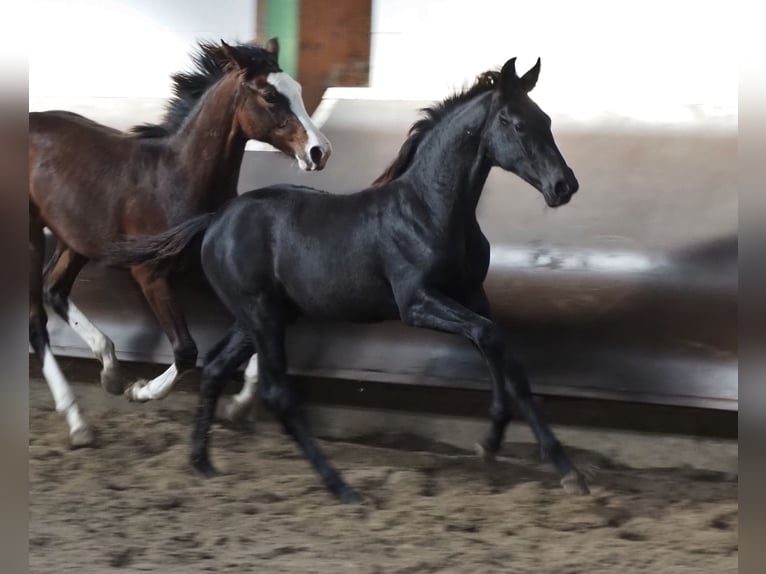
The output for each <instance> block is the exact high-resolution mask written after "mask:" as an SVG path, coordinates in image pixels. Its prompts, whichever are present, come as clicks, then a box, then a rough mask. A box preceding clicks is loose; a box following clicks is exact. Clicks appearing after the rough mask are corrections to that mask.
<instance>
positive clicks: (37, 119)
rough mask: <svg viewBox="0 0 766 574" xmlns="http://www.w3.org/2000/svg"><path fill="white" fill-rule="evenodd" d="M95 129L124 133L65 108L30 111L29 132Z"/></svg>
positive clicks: (107, 132) (115, 133)
mask: <svg viewBox="0 0 766 574" xmlns="http://www.w3.org/2000/svg"><path fill="white" fill-rule="evenodd" d="M73 128H74V129H78V128H80V129H84V130H94V131H97V132H100V133H104V134H111V135H123V132H121V131H120V130H118V129H115V128H112V127H109V126H105V125H104V124H100V123H98V122H97V121H94V120H91V119H90V118H86V117H85V116H82V115H80V114H76V113H74V112H68V111H65V110H49V111H45V112H29V132H30V134H34V133H50V132H55V131H57V130H71V129H73Z"/></svg>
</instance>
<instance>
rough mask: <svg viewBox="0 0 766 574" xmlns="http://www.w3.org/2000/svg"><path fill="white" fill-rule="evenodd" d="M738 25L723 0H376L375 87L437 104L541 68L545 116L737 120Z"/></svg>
mask: <svg viewBox="0 0 766 574" xmlns="http://www.w3.org/2000/svg"><path fill="white" fill-rule="evenodd" d="M735 14H736V3H732V2H724V1H723V0H714V1H707V0H642V1H641V2H607V1H606V0H535V1H531V0H525V1H516V0H373V15H372V44H371V69H370V82H371V86H373V87H376V88H384V89H391V88H392V87H399V89H403V90H409V91H412V92H420V93H429V94H430V93H435V94H438V93H443V92H444V91H445V90H447V89H450V88H453V87H459V86H461V85H462V84H463V83H464V82H470V81H472V80H473V78H474V77H475V75H476V74H477V73H479V72H481V71H483V70H486V69H489V68H492V67H495V66H500V65H502V64H503V63H504V62H505V60H507V59H508V58H510V57H512V56H517V57H518V60H517V69H518V70H520V71H525V70H526V69H528V68H529V67H530V66H532V64H534V61H535V59H536V58H537V57H538V56H540V57H541V58H542V72H541V75H540V82H539V84H538V88H537V89H536V90H535V93H534V98H535V99H536V100H537V101H538V102H539V103H540V105H541V106H542V107H544V108H545V109H546V111H552V112H554V113H555V112H560V113H568V114H572V115H579V116H581V117H587V116H589V115H594V116H597V115H599V114H601V113H604V112H606V111H611V112H614V113H618V114H623V115H627V116H633V117H644V118H652V119H653V120H655V121H662V120H665V119H667V120H669V121H675V120H678V119H680V118H679V115H684V114H685V115H686V116H688V117H687V119H690V120H692V121H693V120H694V117H695V115H696V116H699V117H701V116H706V115H707V116H709V115H714V114H718V113H724V114H732V113H733V114H736V110H737V94H738V69H737V63H738V50H737V46H738V39H737V36H736V34H737V27H736V26H735V21H734V17H735Z"/></svg>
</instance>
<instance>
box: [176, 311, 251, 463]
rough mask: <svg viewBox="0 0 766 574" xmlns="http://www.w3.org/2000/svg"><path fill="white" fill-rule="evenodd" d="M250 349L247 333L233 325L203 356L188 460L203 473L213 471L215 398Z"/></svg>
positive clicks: (249, 353) (216, 401) (216, 399)
mask: <svg viewBox="0 0 766 574" xmlns="http://www.w3.org/2000/svg"><path fill="white" fill-rule="evenodd" d="M252 353H253V345H252V343H251V342H250V339H249V338H248V337H247V334H246V333H245V331H244V330H243V329H241V328H239V327H238V326H237V325H235V326H234V327H233V328H232V329H230V330H229V332H228V333H227V334H226V336H225V337H224V338H223V339H222V340H221V341H220V342H219V343H218V344H217V345H216V346H215V347H214V348H213V349H211V351H210V353H208V355H207V357H206V359H205V365H204V367H203V368H202V383H201V385H200V395H199V403H198V405H197V414H196V416H195V419H194V432H193V433H192V454H191V462H192V466H194V468H196V469H197V470H198V471H199V472H201V473H202V474H204V475H206V476H212V475H213V474H214V473H215V470H214V469H213V466H212V465H211V464H210V459H209V457H208V441H209V439H210V436H209V433H210V425H211V424H212V422H213V421H212V418H213V413H214V412H215V409H216V405H217V403H218V399H219V397H220V396H221V391H222V390H223V387H224V386H225V385H226V382H227V381H228V379H229V378H230V377H231V375H232V374H233V373H234V371H235V370H236V368H237V367H239V365H241V364H242V361H244V360H245V359H246V358H247V357H248V356H249V355H252Z"/></svg>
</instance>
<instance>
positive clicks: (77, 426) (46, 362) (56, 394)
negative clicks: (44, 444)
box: [43, 345, 88, 435]
mask: <svg viewBox="0 0 766 574" xmlns="http://www.w3.org/2000/svg"><path fill="white" fill-rule="evenodd" d="M43 377H44V378H45V382H47V383H48V387H49V388H50V390H51V394H52V395H53V402H54V403H55V404H56V411H58V412H59V413H61V414H62V415H64V418H66V422H67V424H68V425H69V434H70V435H71V434H74V433H76V432H78V431H84V430H85V429H87V428H88V424H87V423H86V422H85V419H84V418H83V416H82V414H80V408H79V407H78V406H77V400H76V399H75V396H74V392H73V391H72V387H71V386H69V383H68V382H67V380H66V377H65V376H64V373H62V372H61V369H60V368H59V365H58V362H57V361H56V357H54V356H53V353H52V352H51V350H50V347H48V346H47V345H46V347H45V353H44V355H43Z"/></svg>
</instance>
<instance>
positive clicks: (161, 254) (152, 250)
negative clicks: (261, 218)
mask: <svg viewBox="0 0 766 574" xmlns="http://www.w3.org/2000/svg"><path fill="white" fill-rule="evenodd" d="M212 219H213V214H212V213H206V214H204V215H199V216H197V217H194V218H192V219H189V220H188V221H184V222H183V223H181V224H180V225H176V226H175V227H171V228H170V229H168V230H167V231H164V232H162V233H159V234H157V235H147V236H144V237H137V238H135V239H126V240H124V241H117V242H115V243H113V244H111V245H109V246H108V247H106V248H105V249H104V255H103V256H102V257H101V258H100V259H99V260H100V261H101V263H105V264H107V265H113V266H115V267H131V266H133V265H140V264H144V263H146V264H149V265H152V266H155V267H158V266H160V265H162V264H166V263H168V262H169V261H171V260H174V259H176V258H178V257H179V256H180V255H181V254H182V253H183V252H184V250H185V249H186V248H187V247H188V246H189V244H190V243H191V242H192V240H193V239H194V238H195V237H196V236H197V235H199V234H200V233H202V232H204V231H205V230H206V229H207V227H208V225H210V222H211V221H212Z"/></svg>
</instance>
